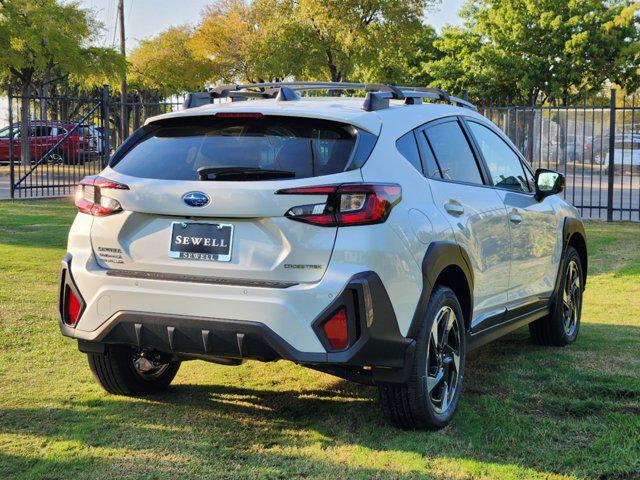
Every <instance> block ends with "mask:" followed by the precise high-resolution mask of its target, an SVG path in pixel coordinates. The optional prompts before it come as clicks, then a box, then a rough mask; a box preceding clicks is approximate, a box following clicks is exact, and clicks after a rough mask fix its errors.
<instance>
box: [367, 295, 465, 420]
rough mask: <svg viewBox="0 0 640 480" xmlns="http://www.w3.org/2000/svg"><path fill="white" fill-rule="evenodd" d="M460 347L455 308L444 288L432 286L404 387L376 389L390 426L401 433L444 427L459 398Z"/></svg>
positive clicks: (460, 326) (462, 349) (454, 300)
mask: <svg viewBox="0 0 640 480" xmlns="http://www.w3.org/2000/svg"><path fill="white" fill-rule="evenodd" d="M466 347H467V344H466V330H465V324H464V317H463V315H462V308H461V307H460V303H459V302H458V299H457V297H456V295H455V293H454V292H453V291H452V290H451V289H450V288H448V287H444V286H436V288H435V289H434V291H433V293H432V294H431V298H430V300H429V305H428V306H427V311H426V315H425V319H424V321H423V322H422V325H421V328H420V332H419V334H418V337H417V338H416V351H415V355H414V359H413V365H412V366H411V373H410V377H409V381H408V382H407V383H404V384H392V383H387V384H380V385H378V393H379V399H380V404H381V405H382V410H383V411H384V414H385V416H386V417H387V418H388V419H389V420H390V421H391V423H393V424H394V425H396V426H397V427H400V428H402V429H405V430H413V429H426V430H438V429H440V428H443V427H445V426H446V425H448V424H449V422H450V421H451V419H452V418H453V415H454V413H455V410H456V407H457V406H458V401H459V400H460V395H461V392H462V379H463V377H464V364H465V358H466Z"/></svg>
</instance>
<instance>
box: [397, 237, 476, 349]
mask: <svg viewBox="0 0 640 480" xmlns="http://www.w3.org/2000/svg"><path fill="white" fill-rule="evenodd" d="M451 267H453V268H454V269H456V271H460V272H462V275H463V276H464V279H465V281H466V285H465V286H460V285H459V286H458V287H466V290H468V295H467V297H468V298H458V301H459V302H460V305H461V307H462V310H463V312H462V313H463V315H464V317H465V324H466V326H467V328H468V327H469V324H470V322H471V315H472V312H473V281H474V278H473V268H472V266H471V260H470V259H469V255H468V254H467V252H466V251H465V250H464V249H463V248H462V247H461V246H460V245H458V244H457V243H454V242H433V243H431V244H430V245H429V247H428V248H427V251H426V253H425V255H424V258H423V260H422V279H423V285H422V294H421V295H420V299H419V300H418V305H417V307H416V311H415V313H414V315H413V319H412V320H411V325H410V326H409V332H408V334H407V337H409V338H416V336H417V335H418V333H419V329H420V324H421V322H422V321H423V319H424V316H425V314H426V311H427V306H428V304H429V299H430V298H431V293H432V291H433V289H434V287H435V286H436V284H437V282H438V278H439V277H440V275H441V274H442V273H443V272H445V270H447V269H450V268H451ZM448 286H449V287H450V288H451V287H452V286H451V285H448ZM452 290H453V291H454V293H455V292H456V291H457V290H458V289H457V288H452ZM458 291H459V290H458Z"/></svg>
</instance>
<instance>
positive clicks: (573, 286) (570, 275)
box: [562, 260, 582, 336]
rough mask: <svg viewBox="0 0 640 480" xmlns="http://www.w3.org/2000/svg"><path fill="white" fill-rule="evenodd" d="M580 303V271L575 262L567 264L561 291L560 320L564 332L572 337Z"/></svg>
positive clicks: (576, 323)
mask: <svg viewBox="0 0 640 480" xmlns="http://www.w3.org/2000/svg"><path fill="white" fill-rule="evenodd" d="M581 303H582V288H581V286H580V270H579V269H578V264H577V262H576V261H575V260H571V261H570V262H569V267H568V269H567V276H566V279H565V282H564V289H563V291H562V318H563V320H564V331H565V333H566V334H567V336H572V335H573V334H574V332H575V330H576V327H577V325H578V318H579V316H580V306H581Z"/></svg>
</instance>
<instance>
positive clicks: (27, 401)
mask: <svg viewBox="0 0 640 480" xmlns="http://www.w3.org/2000/svg"><path fill="white" fill-rule="evenodd" d="M74 214H75V212H74V208H73V206H72V205H71V204H70V202H68V201H49V202H41V201H37V202H36V201H33V202H20V203H7V202H0V478H2V479H4V478H7V479H9V478H11V479H13V478H24V479H27V478H33V479H41V478H47V479H54V478H69V479H74V480H75V479H83V478H97V479H113V478H131V479H138V478H154V479H156V478H215V479H218V478H234V479H235V478H363V479H365V478H366V479H368V478H442V479H445V478H446V479H449V478H452V479H469V478H483V479H505V478H506V479H520V478H562V479H564V478H585V479H587V478H588V479H592V478H603V479H604V478H609V479H631V478H638V477H640V433H639V432H640V226H639V225H637V224H614V225H607V224H603V223H589V224H588V225H587V234H588V236H589V246H590V267H591V268H590V273H591V275H590V277H589V279H588V283H587V291H586V294H585V308H584V317H583V324H582V330H581V333H580V337H579V339H578V342H577V343H576V344H574V345H572V346H570V347H567V348H564V349H555V348H543V347H538V346H535V345H533V344H532V343H531V342H530V340H529V337H528V333H527V331H526V329H523V330H520V331H518V332H516V333H514V334H512V335H509V336H508V337H506V338H504V339H502V340H499V341H498V342H496V343H494V344H491V345H488V346H487V347H485V348H483V349H482V350H480V351H477V352H474V353H473V354H472V355H471V358H470V359H469V364H468V370H467V374H466V378H465V391H464V395H463V399H462V402H461V404H460V410H459V412H458V414H457V416H456V417H455V419H454V422H453V424H452V425H451V426H450V427H448V428H446V429H445V430H443V431H440V432H436V433H425V432H403V431H400V430H397V429H395V428H393V427H390V426H389V425H387V424H386V423H385V422H384V421H383V420H382V419H381V414H380V411H379V407H378V403H377V400H376V397H375V390H374V389H372V388H368V387H362V386H358V385H354V384H350V383H347V382H344V381H341V380H338V379H335V378H333V377H330V376H328V375H324V374H321V373H318V372H314V371H311V370H306V369H303V368H301V367H298V366H295V365H292V364H290V363H286V362H277V363H271V364H261V363H257V362H248V363H246V364H244V365H242V366H240V367H222V366H216V365H213V364H207V363H204V362H189V363H185V364H184V365H183V367H182V369H181V371H180V372H179V373H178V376H177V377H176V381H175V384H174V385H175V386H174V387H173V388H172V389H171V390H170V391H169V392H167V393H165V394H162V395H160V396H158V397H153V398H147V399H130V398H124V397H116V396H111V395H107V394H105V393H103V392H102V391H101V390H100V389H99V387H98V386H97V385H96V384H95V382H94V381H93V379H92V378H91V375H90V373H89V369H88V367H87V365H86V360H85V358H84V355H83V354H81V353H79V352H78V351H77V348H76V346H75V345H74V342H72V341H70V340H67V339H64V338H62V337H61V335H60V334H59V332H58V327H57V323H56V321H57V320H56V296H57V275H58V268H59V260H60V259H61V258H62V256H63V255H64V251H65V242H66V239H65V237H66V232H67V230H68V227H69V225H70V223H71V221H72V219H73V216H74Z"/></svg>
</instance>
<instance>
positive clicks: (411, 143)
mask: <svg viewBox="0 0 640 480" xmlns="http://www.w3.org/2000/svg"><path fill="white" fill-rule="evenodd" d="M396 148H397V149H398V151H399V152H400V153H401V154H402V156H403V157H404V158H406V159H407V160H408V161H409V163H411V165H413V166H414V167H415V169H416V170H418V171H419V172H421V173H422V163H420V153H419V152H418V144H417V143H416V138H415V137H414V136H413V132H409V133H406V134H404V135H403V136H401V137H400V138H399V139H398V140H396Z"/></svg>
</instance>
